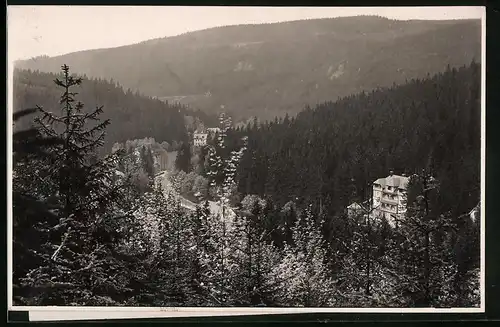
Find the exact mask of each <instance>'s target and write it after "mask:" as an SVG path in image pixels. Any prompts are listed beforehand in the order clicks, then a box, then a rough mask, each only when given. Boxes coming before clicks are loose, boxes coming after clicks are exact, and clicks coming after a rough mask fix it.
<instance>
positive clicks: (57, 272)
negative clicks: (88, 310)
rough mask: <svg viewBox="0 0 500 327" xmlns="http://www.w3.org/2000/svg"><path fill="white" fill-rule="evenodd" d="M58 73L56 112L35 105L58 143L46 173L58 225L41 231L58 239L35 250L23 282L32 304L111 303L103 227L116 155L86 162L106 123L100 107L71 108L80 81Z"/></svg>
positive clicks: (111, 269) (110, 234)
mask: <svg viewBox="0 0 500 327" xmlns="http://www.w3.org/2000/svg"><path fill="white" fill-rule="evenodd" d="M62 70H63V79H62V80H60V79H56V80H55V81H54V82H55V83H56V84H57V85H58V86H59V87H61V88H63V90H64V92H63V95H62V96H61V101H60V103H61V105H62V114H61V115H56V114H53V113H51V112H48V111H46V110H44V109H43V108H41V107H38V110H39V111H40V113H41V114H42V117H41V118H36V119H35V122H36V123H37V125H38V127H39V128H40V131H41V134H42V135H43V136H45V137H58V138H61V139H62V140H63V144H62V145H61V146H58V147H55V148H54V149H53V151H51V165H50V167H49V169H48V175H49V178H50V179H51V180H52V181H53V182H54V185H55V187H56V188H57V190H56V196H57V197H58V199H59V203H60V207H61V210H58V211H57V215H58V217H59V219H60V221H59V224H57V225H56V226H50V228H48V231H47V233H49V234H50V235H51V237H53V236H55V237H57V236H60V238H61V241H60V244H59V245H55V244H53V245H52V249H50V248H48V249H45V250H44V251H41V253H40V258H41V260H43V264H42V265H41V266H40V267H38V268H36V269H33V270H31V271H30V272H29V273H28V274H27V276H26V278H24V283H26V284H27V285H29V286H30V287H32V288H33V290H38V292H39V293H38V294H37V296H35V299H36V300H35V301H36V304H41V305H47V304H60V305H64V304H66V305H67V304H108V303H114V300H112V299H111V297H110V294H114V293H117V292H119V289H120V287H121V286H120V283H119V282H118V281H117V280H115V279H114V273H115V271H118V270H119V269H120V266H119V264H118V263H117V262H115V261H114V260H109V259H108V257H109V251H110V249H109V247H110V246H111V245H112V243H113V242H114V241H115V239H116V237H117V235H116V234H117V233H116V232H115V231H112V230H111V229H110V228H109V227H110V223H111V222H112V220H110V219H112V215H113V213H112V212H111V211H109V210H108V209H109V208H110V206H111V205H112V203H113V201H114V200H115V199H116V198H117V197H118V196H119V191H118V189H117V188H116V187H115V186H114V185H113V184H112V182H113V175H114V171H113V170H114V168H115V166H116V157H115V156H110V157H107V158H105V159H103V160H99V161H97V162H93V163H89V159H90V158H91V157H92V154H93V153H94V152H95V151H96V150H97V149H98V148H99V147H100V146H102V145H103V140H104V135H105V133H104V130H105V128H106V126H107V125H108V124H109V121H108V120H105V121H102V122H101V121H99V115H100V114H101V113H102V107H98V108H96V109H95V110H94V111H91V112H84V111H83V110H82V109H83V104H82V103H80V102H77V103H76V104H74V102H75V99H74V96H75V95H76V93H75V92H72V88H73V87H74V86H78V85H80V83H81V79H80V78H76V77H73V76H71V75H70V73H69V67H68V66H66V65H64V66H63V67H62ZM92 123H93V125H92ZM89 124H90V126H89ZM96 134H98V135H97V136H96ZM110 290H112V291H110Z"/></svg>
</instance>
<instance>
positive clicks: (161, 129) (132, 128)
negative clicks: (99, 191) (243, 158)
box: [13, 69, 217, 153]
mask: <svg viewBox="0 0 500 327" xmlns="http://www.w3.org/2000/svg"><path fill="white" fill-rule="evenodd" d="M56 78H61V75H60V74H57V75H56V74H50V73H41V72H39V71H31V70H21V69H16V70H15V71H14V84H13V87H14V88H13V91H14V111H17V110H22V109H25V108H34V107H35V106H40V107H42V108H57V107H58V103H59V97H60V94H59V90H58V89H57V86H56V85H55V84H54V82H53V81H54V79H56ZM82 78H83V79H84V80H85V82H84V83H83V85H82V87H81V88H80V90H79V100H80V101H81V102H83V103H85V105H86V107H85V109H87V108H95V107H97V106H103V107H104V108H106V110H104V111H103V117H104V118H106V119H108V118H109V119H111V120H112V121H113V124H112V125H110V126H109V128H108V129H107V139H106V141H105V144H104V147H103V149H102V151H101V152H102V153H104V152H106V151H107V152H109V151H110V150H111V146H112V145H113V143H115V142H125V141H126V140H128V139H140V138H144V137H154V138H156V139H157V140H162V141H165V142H169V143H173V142H174V141H175V142H176V143H180V142H187V140H188V135H187V131H186V124H185V116H189V117H195V118H197V119H198V120H201V121H202V122H203V123H205V124H213V122H214V120H215V123H216V122H217V118H216V117H215V119H214V118H212V117H210V116H209V115H207V114H206V113H203V112H200V111H193V110H190V109H188V108H187V107H185V106H183V105H179V104H169V103H165V102H164V101H160V100H156V99H152V98H151V97H146V96H144V95H141V94H139V93H138V92H132V91H131V90H129V89H128V90H124V89H123V87H122V86H121V85H119V84H118V83H117V82H115V81H113V80H110V81H108V80H105V79H100V78H97V79H96V78H87V77H86V76H82ZM51 110H52V109H51ZM19 123H20V124H21V125H20V126H17V127H16V128H21V127H28V126H27V125H26V124H28V123H29V121H28V120H23V121H20V122H19Z"/></svg>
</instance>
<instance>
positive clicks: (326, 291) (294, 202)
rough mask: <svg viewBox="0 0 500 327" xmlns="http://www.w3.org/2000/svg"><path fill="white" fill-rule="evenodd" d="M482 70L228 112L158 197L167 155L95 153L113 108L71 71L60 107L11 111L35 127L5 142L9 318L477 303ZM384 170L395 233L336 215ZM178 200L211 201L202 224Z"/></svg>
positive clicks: (121, 150) (202, 208) (128, 150)
mask: <svg viewBox="0 0 500 327" xmlns="http://www.w3.org/2000/svg"><path fill="white" fill-rule="evenodd" d="M479 72H480V69H479V65H478V64H475V63H473V64H471V65H470V66H468V67H462V68H460V69H449V70H447V71H446V72H445V73H443V74H439V75H437V76H434V77H429V78H427V79H425V80H413V81H410V82H409V83H407V84H406V85H402V86H394V87H392V88H390V89H386V90H379V91H374V92H372V93H369V94H358V95H353V96H350V97H347V98H344V99H341V100H340V101H337V102H331V103H325V104H323V105H319V106H317V107H316V108H315V109H307V110H306V111H304V112H303V113H301V114H300V115H298V117H297V118H288V117H287V118H285V119H283V120H282V121H276V122H273V123H269V124H264V125H258V124H257V125H256V126H252V125H250V126H248V128H246V129H244V130H241V129H239V130H238V129H236V130H235V129H234V128H232V122H231V119H230V117H228V116H226V115H224V114H221V116H220V132H219V133H218V134H217V136H216V138H215V140H214V141H213V142H211V144H209V146H207V147H206V148H204V149H197V150H196V151H198V152H199V153H191V149H190V147H185V148H184V147H183V148H181V150H180V151H179V152H180V153H179V154H178V155H177V159H178V160H176V165H177V166H178V167H182V169H186V170H188V171H190V170H192V171H191V173H192V172H194V173H192V174H191V173H188V174H183V173H177V174H176V175H175V180H173V181H171V182H172V184H176V183H175V182H179V183H180V184H183V185H172V187H171V188H169V189H162V188H161V185H162V184H169V183H162V181H161V180H158V179H159V178H160V177H159V176H158V175H156V174H155V172H156V170H157V167H156V165H155V159H154V152H155V151H156V150H159V151H160V150H161V149H160V148H163V150H166V149H168V148H169V146H168V145H167V144H163V143H161V144H157V143H156V141H155V140H153V139H145V140H135V141H130V142H125V143H124V144H116V147H115V150H116V151H115V152H113V153H112V154H110V155H107V156H104V157H96V156H95V153H96V152H97V151H99V149H100V148H102V146H103V145H104V140H105V137H106V135H105V134H106V131H107V130H110V131H111V130H113V128H121V126H118V127H111V126H113V124H116V122H110V121H109V120H105V119H102V118H101V116H103V115H104V113H105V112H106V108H101V107H99V108H98V109H94V110H89V109H86V110H85V111H84V109H83V108H89V107H90V108H92V107H91V106H92V104H94V102H92V99H93V98H87V99H88V100H89V101H90V102H91V103H90V104H87V103H86V104H85V106H82V104H81V103H80V102H79V100H81V99H82V98H84V96H85V94H82V95H76V94H75V92H76V91H78V89H80V87H79V85H80V84H81V83H85V82H87V83H89V84H90V85H99V82H97V83H96V82H92V81H82V80H81V79H79V78H77V77H74V76H72V75H71V74H70V72H69V68H68V67H67V66H63V74H62V75H60V78H58V79H56V80H55V85H56V86H57V88H58V89H59V91H60V105H59V106H57V107H50V109H40V108H38V109H36V110H28V111H20V112H16V113H15V114H14V121H15V122H19V118H20V117H21V116H22V117H25V116H27V115H29V114H34V113H35V112H38V113H39V117H37V118H35V119H34V121H33V128H31V129H28V130H25V129H21V128H19V129H18V130H17V131H16V133H14V135H13V174H12V176H13V177H12V178H13V181H12V185H13V186H12V188H13V196H12V199H13V200H12V201H13V301H14V304H16V305H34V306H36V305H39V306H47V305H72V306H75V305H76V306H82V305H84V306H160V307H167V306H191V307H192V306H217V307H221V306H231V307H234V306H243V307H244V306H259V307H262V306H272V307H348V308H352V307H398V308H407V307H478V306H479V304H480V293H479V290H480V288H479V277H480V268H481V267H480V260H479V259H480V251H479V249H480V247H479V245H480V243H479V239H480V229H479V228H480V220H479V219H471V217H470V215H469V214H468V212H469V210H470V209H472V208H471V207H470V206H473V207H476V209H477V210H479V206H478V201H479V163H480V160H479V153H480V152H479V128H480V120H479V113H480V103H479V86H480V83H479V76H480V74H479ZM37 85H38V84H37ZM110 85H112V84H110ZM83 88H84V86H83V85H82V86H81V89H83ZM47 89H49V90H52V88H51V87H50V86H47ZM111 89H112V88H111ZM43 91H46V90H42V92H43ZM109 94H113V92H109ZM42 99H43V97H42ZM129 99H130V100H131V101H133V100H134V99H136V101H138V102H139V100H141V99H143V98H141V97H137V98H136V97H134V96H133V95H129ZM103 100H105V99H103ZM143 101H144V102H147V101H146V100H143ZM148 101H149V100H148ZM144 102H140V103H144ZM152 103H155V104H156V103H157V102H152ZM99 104H100V103H99ZM157 105H158V109H157V110H160V109H159V108H169V107H168V106H166V107H163V106H162V107H160V104H157ZM125 108H129V107H125ZM154 108H155V107H153V108H152V109H153V110H154ZM59 109H60V110H59ZM131 109H133V108H131ZM140 112H142V111H140ZM28 117H29V116H28ZM28 117H25V119H27V118H28ZM139 117H141V116H140V115H139ZM141 122H142V121H141ZM144 123H146V121H145V122H144ZM158 124H159V125H160V122H159V123H158ZM139 125H140V123H139V122H135V124H134V125H133V126H139ZM163 126H164V125H163ZM147 127H148V126H147V125H145V128H147ZM457 131H458V132H459V133H457ZM185 144H187V143H185ZM160 152H161V151H160ZM189 154H195V155H196V156H199V157H198V158H197V160H191V161H190V160H189V159H191V158H190V156H189ZM186 159H188V160H186ZM184 161H185V162H184ZM389 168H393V169H395V170H397V172H398V173H400V172H401V171H404V170H406V171H408V173H411V176H410V183H409V187H408V196H407V209H408V210H407V213H406V215H405V216H404V217H403V218H402V219H400V220H399V221H398V225H397V226H395V227H393V226H391V225H390V224H389V223H388V221H387V220H386V219H385V218H381V217H379V218H376V217H373V216H372V215H371V214H370V213H369V212H367V213H361V214H355V215H345V214H344V213H343V212H341V209H342V208H343V206H344V205H346V204H348V203H349V202H350V201H352V200H354V199H356V196H357V195H358V196H363V186H365V185H367V183H371V182H372V181H373V179H375V178H378V177H383V176H385V175H386V174H387V170H388V169H389ZM422 168H424V169H425V171H422V170H421V169H422ZM196 174H200V175H204V176H205V177H204V178H196V177H197V176H196ZM188 175H190V176H188ZM155 178H156V180H155ZM196 180H198V182H196ZM194 184H197V185H196V186H195V185H194ZM353 184H357V185H353ZM186 185H188V186H189V187H187V188H186V187H185V186H186ZM183 189H185V190H184V191H185V193H190V192H191V193H192V192H193V191H196V193H200V194H201V196H200V198H201V200H202V201H200V203H199V204H198V205H197V206H196V208H195V210H192V211H190V210H185V208H183V207H182V205H181V201H182V198H181V197H180V196H179V194H178V193H180V192H184V191H183ZM356 190H357V192H356ZM203 193H204V194H205V195H204V196H205V199H203V198H202V197H203ZM207 197H210V198H211V199H212V200H214V202H216V203H217V206H216V208H215V210H213V211H212V210H211V209H210V205H209V202H208V201H207ZM229 213H231V214H229Z"/></svg>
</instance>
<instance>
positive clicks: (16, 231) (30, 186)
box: [12, 109, 62, 304]
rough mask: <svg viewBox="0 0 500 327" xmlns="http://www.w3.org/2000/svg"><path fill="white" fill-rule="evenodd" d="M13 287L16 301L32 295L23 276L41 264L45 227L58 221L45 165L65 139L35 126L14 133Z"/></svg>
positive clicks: (26, 112)
mask: <svg viewBox="0 0 500 327" xmlns="http://www.w3.org/2000/svg"><path fill="white" fill-rule="evenodd" d="M36 111H37V109H26V110H22V111H19V112H17V113H15V114H14V117H13V118H14V123H16V122H18V121H19V120H20V119H21V118H22V117H25V116H28V115H31V114H33V113H35V112H36ZM12 139H13V171H12V207H13V217H12V221H13V290H14V303H16V302H17V301H20V302H21V303H19V304H23V300H22V299H23V298H25V297H26V296H29V288H28V289H27V288H26V287H24V288H22V287H21V282H20V278H22V277H24V276H25V275H26V274H27V273H28V272H29V270H30V269H34V268H36V267H37V266H38V265H39V264H41V263H40V261H39V258H38V255H37V253H38V252H40V251H41V250H42V247H43V245H44V243H46V242H50V240H49V239H48V238H47V237H46V233H44V232H43V230H44V229H46V228H48V227H49V226H52V225H55V224H57V221H58V219H57V216H56V215H55V214H54V213H53V212H52V211H53V209H56V208H57V206H54V204H55V203H51V202H53V201H51V199H50V198H49V195H50V193H51V192H50V191H51V188H50V183H47V181H46V180H45V178H44V176H45V174H44V170H45V169H44V167H46V163H47V161H48V160H49V159H50V155H49V153H50V149H51V147H54V146H58V145H60V144H61V143H62V140H61V139H59V138H57V137H53V138H44V137H42V135H41V134H40V132H39V131H38V130H37V129H36V128H33V127H32V128H29V129H25V130H17V131H16V132H14V134H13V137H12Z"/></svg>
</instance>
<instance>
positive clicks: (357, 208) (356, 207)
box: [347, 202, 365, 210]
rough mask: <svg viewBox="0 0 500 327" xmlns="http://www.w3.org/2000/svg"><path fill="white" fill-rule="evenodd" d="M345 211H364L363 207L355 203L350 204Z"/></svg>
mask: <svg viewBox="0 0 500 327" xmlns="http://www.w3.org/2000/svg"><path fill="white" fill-rule="evenodd" d="M347 209H351V210H365V207H363V206H362V205H361V204H359V203H357V202H353V203H351V204H350V205H349V206H348V207H347Z"/></svg>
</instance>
